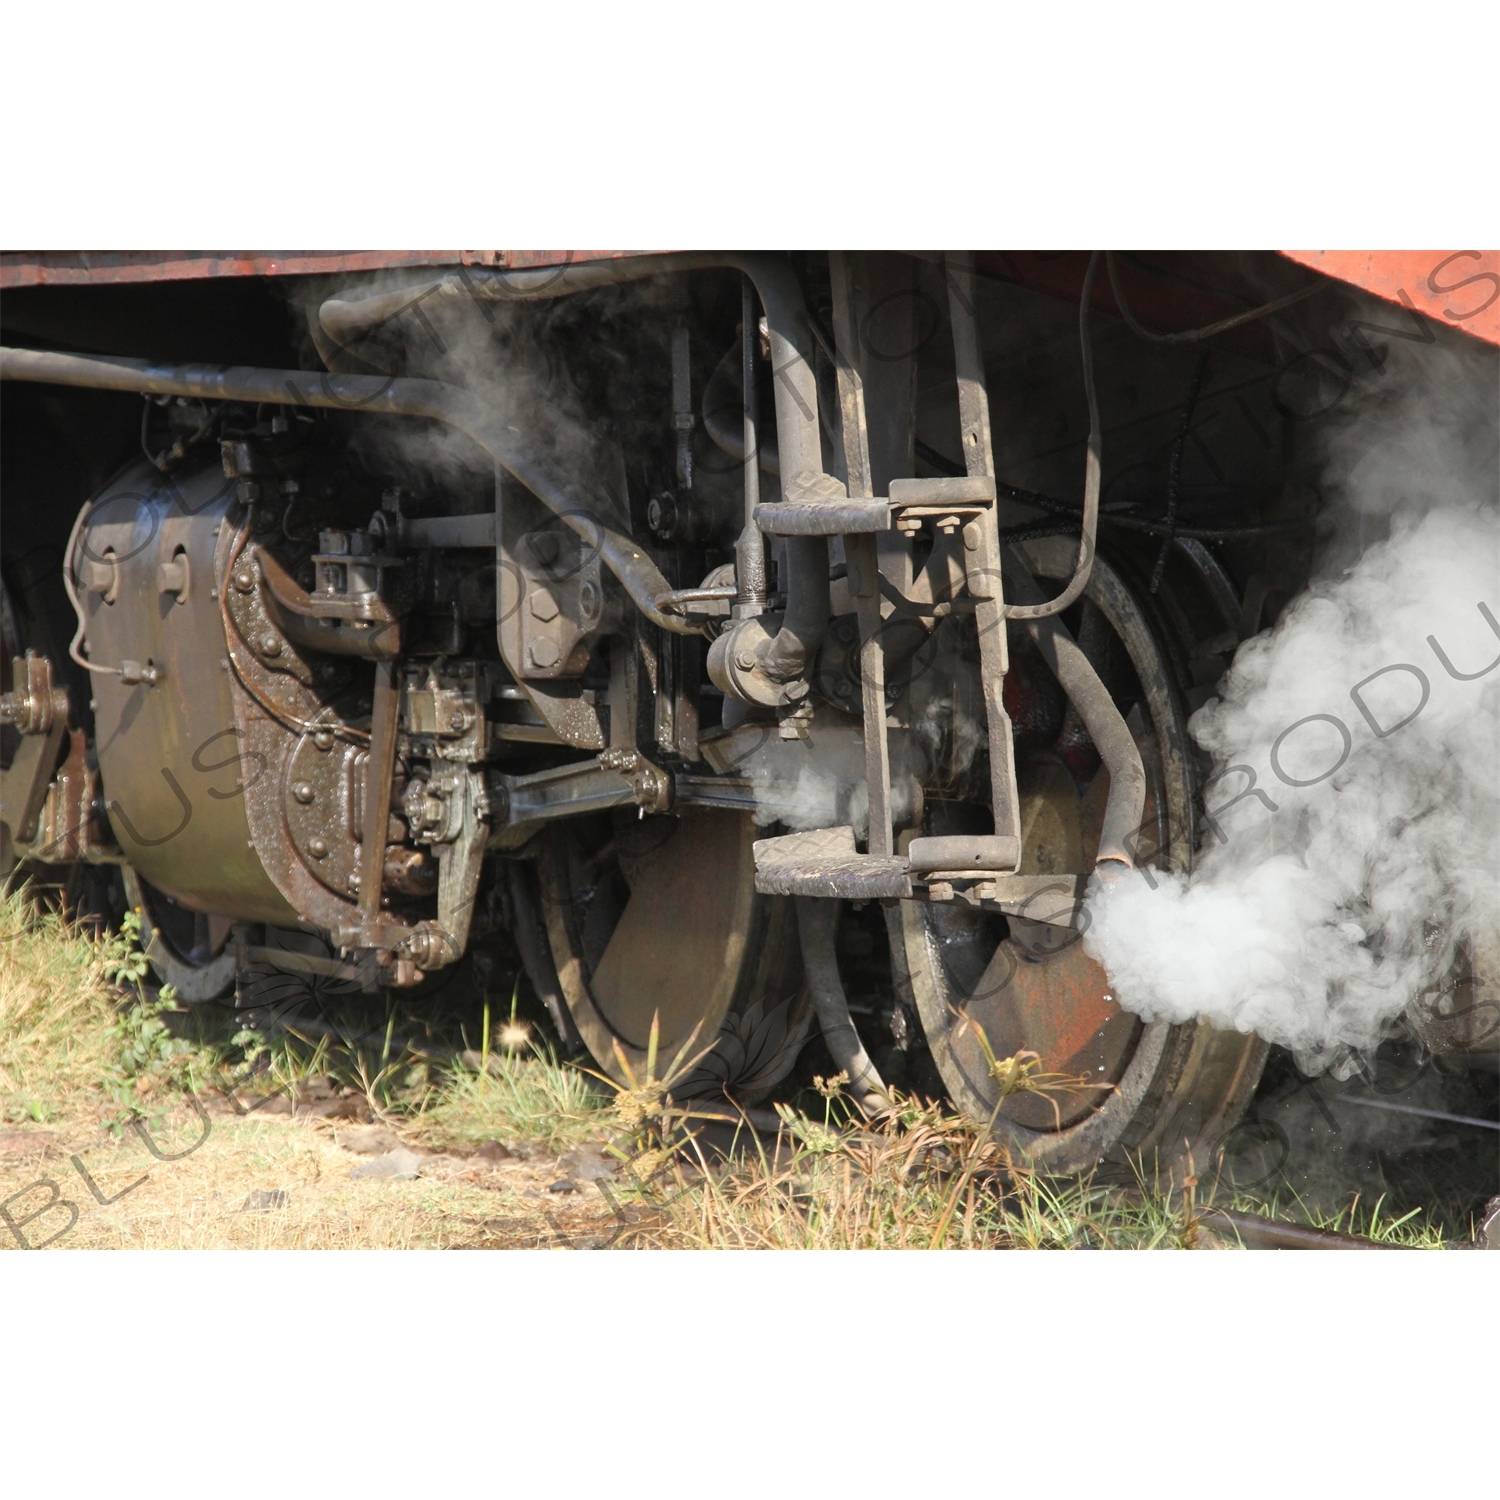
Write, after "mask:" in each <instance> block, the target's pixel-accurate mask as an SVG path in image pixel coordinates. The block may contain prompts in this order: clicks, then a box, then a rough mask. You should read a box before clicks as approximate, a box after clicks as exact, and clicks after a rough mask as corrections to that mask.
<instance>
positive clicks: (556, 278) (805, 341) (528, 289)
mask: <svg viewBox="0 0 1500 1500" xmlns="http://www.w3.org/2000/svg"><path fill="white" fill-rule="evenodd" d="M721 269H730V270H736V271H740V272H742V273H743V274H744V275H746V276H748V277H749V278H750V280H751V281H752V282H753V283H754V284H755V290H756V292H757V293H758V295H759V297H760V302H761V306H762V307H764V308H765V310H766V328H767V331H768V333H769V334H770V339H771V368H772V371H773V372H774V374H775V376H776V428H777V434H778V446H779V449H780V451H781V452H783V453H785V454H786V455H787V461H788V472H789V473H790V474H791V475H793V476H795V475H798V474H801V473H803V472H804V471H808V472H810V473H812V474H815V475H816V474H820V473H822V471H823V454H822V447H821V443H820V440H819V436H818V388H817V381H816V379H815V377H814V374H813V366H812V351H813V340H812V331H811V328H810V327H809V324H808V321H807V308H806V306H805V305H804V303H803V300H802V288H801V287H800V286H799V285H798V283H797V278H796V276H795V275H794V274H793V272H792V268H791V267H790V266H789V265H787V264H786V263H785V262H784V261H781V260H778V259H777V258H776V257H775V256H772V255H763V254H753V253H747V252H740V251H734V252H728V253H723V252H719V251H701V250H693V251H682V252H677V253H673V254H667V255H636V256H626V257H623V258H621V259H619V260H607V261H594V262H589V263H587V264H584V265H576V266H572V265H570V266H564V267H562V268H560V269H559V268H557V267H551V268H541V269H537V270H527V271H500V270H495V269H493V268H490V267H479V266H475V267H465V268H463V269H462V270H454V271H448V272H445V273H444V274H442V275H440V276H437V277H423V278H418V279H415V280H413V281H410V282H404V283H402V284H401V285H399V286H397V287H394V288H387V289H381V290H375V291H371V292H368V293H367V294H365V295H364V296H361V297H334V298H330V299H329V300H328V301H326V302H324V303H323V305H322V306H321V307H320V308H319V309H318V312H317V317H318V321H319V322H320V323H321V325H322V329H323V331H324V333H325V334H327V335H329V336H331V340H332V342H333V343H334V344H335V346H336V347H337V348H338V349H339V350H340V352H342V353H346V354H353V355H354V357H356V358H358V355H357V353H356V352H355V351H354V350H351V349H347V348H345V347H344V345H345V344H347V343H348V342H350V341H352V340H355V339H359V338H364V337H366V336H368V335H369V334H370V333H372V332H374V330H375V329H376V328H378V327H379V326H380V325H381V324H383V323H386V322H389V321H390V320H391V319H392V318H395V317H396V316H398V315H399V314H400V313H403V312H405V311H406V310H407V309H409V308H414V307H417V306H419V305H422V304H425V303H426V302H428V300H429V299H434V300H436V301H437V302H440V303H443V302H456V301H458V300H460V299H462V298H465V297H467V298H469V299H471V300H473V301H476V302H537V301H543V300H546V299H549V298H554V297H567V296H571V295H572V294H573V293H575V292H583V291H591V290H594V289H595V288H598V287H604V286H618V285H620V284H621V283H624V282H628V281H642V280H645V279H646V278H647V277H651V276H666V275H672V274H676V273H678V272H682V271H705V270H721ZM320 352H321V350H320Z"/></svg>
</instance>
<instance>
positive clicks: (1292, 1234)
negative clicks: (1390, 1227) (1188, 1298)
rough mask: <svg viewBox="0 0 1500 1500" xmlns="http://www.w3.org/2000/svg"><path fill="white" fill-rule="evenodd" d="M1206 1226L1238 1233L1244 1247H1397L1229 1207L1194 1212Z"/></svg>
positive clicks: (1310, 1248) (1275, 1248)
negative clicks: (1282, 1221)
mask: <svg viewBox="0 0 1500 1500" xmlns="http://www.w3.org/2000/svg"><path fill="white" fill-rule="evenodd" d="M1195 1218H1196V1219H1197V1221H1198V1223H1199V1224H1201V1225H1202V1226H1203V1227H1204V1228H1205V1229H1210V1230H1217V1231H1218V1232H1219V1233H1221V1234H1222V1233H1223V1232H1224V1231H1225V1230H1226V1229H1227V1230H1229V1231H1231V1232H1232V1233H1234V1234H1235V1235H1237V1236H1238V1237H1239V1241H1240V1244H1241V1245H1242V1246H1243V1247H1244V1248H1245V1249H1246V1250H1398V1249H1400V1248H1401V1246H1399V1245H1382V1244H1380V1243H1379V1241H1377V1240H1371V1239H1366V1238H1365V1237H1364V1236H1363V1235H1357V1234H1338V1233H1336V1232H1335V1231H1333V1230H1331V1229H1311V1228H1309V1227H1308V1226H1307V1225H1306V1224H1283V1223H1281V1222H1279V1221H1278V1220H1276V1219H1263V1218H1261V1217H1260V1215H1259V1214H1242V1213H1236V1212H1235V1211H1234V1210H1233V1209H1228V1208H1205V1209H1203V1210H1202V1211H1201V1212H1199V1213H1198V1214H1196V1215H1195Z"/></svg>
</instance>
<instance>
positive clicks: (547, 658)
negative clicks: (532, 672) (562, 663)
mask: <svg viewBox="0 0 1500 1500" xmlns="http://www.w3.org/2000/svg"><path fill="white" fill-rule="evenodd" d="M527 654H528V656H530V658H531V664H532V666H534V667H555V666H556V665H557V662H558V658H559V657H560V656H561V655H562V653H561V652H560V651H559V650H558V649H557V642H556V641H551V640H547V639H546V638H545V637H543V638H542V639H541V640H539V641H533V642H532V643H531V646H530V649H529V650H528V652H527Z"/></svg>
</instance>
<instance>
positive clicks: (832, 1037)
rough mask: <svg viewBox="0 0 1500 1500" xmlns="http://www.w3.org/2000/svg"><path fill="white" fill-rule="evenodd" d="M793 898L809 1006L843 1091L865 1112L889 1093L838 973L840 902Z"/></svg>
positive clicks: (880, 1104)
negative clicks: (845, 1079) (843, 1078)
mask: <svg viewBox="0 0 1500 1500" xmlns="http://www.w3.org/2000/svg"><path fill="white" fill-rule="evenodd" d="M796 899H797V927H798V930H799V931H800V933H801V935H802V968H803V971H804V972H805V973H806V975H807V989H808V994H809V995H810V996H811V997H812V1003H813V1010H814V1011H815V1012H816V1013H817V1017H818V1024H819V1025H820V1026H821V1027H822V1028H823V1040H824V1041H826V1042H827V1043H828V1050H829V1052H830V1053H831V1054H832V1056H833V1063H834V1066H835V1067H836V1068H838V1069H840V1070H841V1071H842V1072H845V1073H847V1074H848V1075H849V1092H850V1093H851V1094H852V1095H853V1096H854V1097H855V1099H857V1100H858V1101H859V1104H860V1107H861V1108H862V1109H864V1110H865V1112H866V1113H868V1114H873V1113H874V1112H875V1111H876V1110H880V1109H885V1108H886V1107H887V1106H888V1105H889V1104H890V1094H889V1091H888V1090H887V1089H886V1086H885V1083H884V1082H883V1080H882V1079H881V1077H880V1073H879V1072H878V1071H877V1069H876V1067H875V1064H874V1063H873V1062H871V1061H870V1055H869V1053H867V1052H866V1051H865V1049H864V1045H863V1043H861V1041H860V1039H859V1032H858V1031H856V1030H855V1027H854V1018H853V1017H852V1016H851V1015H850V1014H849V999H848V997H847V996H846V995H845V994H844V982H843V980H842V979H840V977H839V962H838V956H837V954H836V953H835V952H834V946H833V936H834V933H835V931H836V930H837V928H838V922H839V906H840V904H841V903H839V902H838V901H834V900H830V899H828V898H826V897H812V896H798V897H797V898H796Z"/></svg>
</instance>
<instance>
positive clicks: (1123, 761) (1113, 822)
mask: <svg viewBox="0 0 1500 1500" xmlns="http://www.w3.org/2000/svg"><path fill="white" fill-rule="evenodd" d="M1005 587H1006V591H1007V593H1008V594H1009V595H1010V596H1011V597H1012V598H1015V599H1018V600H1020V601H1021V602H1022V603H1023V604H1031V603H1033V602H1040V601H1041V599H1042V591H1041V589H1039V588H1038V587H1037V584H1036V580H1035V579H1033V578H1032V576H1031V574H1030V573H1028V572H1027V571H1026V570H1025V569H1024V568H1023V567H1021V566H1020V565H1019V563H1017V562H1015V560H1014V559H1013V558H1011V557H1007V558H1006V560H1005ZM1021 623H1022V624H1023V625H1024V626H1025V627H1026V632H1027V634H1028V635H1030V637H1031V639H1032V640H1033V641H1034V642H1035V643H1036V647H1037V650H1039V651H1040V652H1041V653H1042V659H1043V660H1044V661H1045V662H1046V663H1047V665H1048V667H1050V668H1051V670H1052V675H1053V676H1054V677H1056V678H1057V681H1058V685H1059V686H1060V687H1061V688H1062V690H1063V692H1064V693H1066V694H1067V695H1068V701H1069V702H1071V703H1072V705H1073V706H1074V708H1076V709H1077V710H1078V716H1079V718H1081V719H1082V720H1083V726H1084V728H1085V729H1087V730H1088V732H1089V738H1090V739H1091V740H1093V742H1094V748H1095V749H1096V750H1097V751H1098V752H1099V758H1100V759H1101V760H1102V761H1103V762H1104V765H1105V769H1106V770H1108V772H1109V796H1108V798H1107V799H1106V801H1105V804H1104V822H1103V826H1102V827H1101V828H1100V831H1099V852H1098V854H1096V855H1095V857H1094V863H1095V865H1096V866H1097V865H1103V864H1105V863H1110V862H1113V863H1119V864H1122V865H1124V866H1125V868H1126V869H1127V870H1129V869H1134V868H1135V860H1134V858H1133V857H1132V854H1131V849H1132V847H1133V845H1134V844H1135V841H1136V839H1137V838H1138V836H1139V834H1140V830H1141V814H1142V812H1143V811H1144V810H1145V806H1146V771H1145V767H1144V766H1142V764H1141V752H1140V750H1139V749H1138V748H1137V746H1136V743H1135V737H1134V736H1133V735H1132V734H1131V732H1130V728H1129V726H1128V725H1127V724H1126V723H1125V720H1124V719H1123V718H1121V717H1120V710H1119V709H1118V708H1116V707H1115V701H1114V699H1113V698H1111V697H1110V695H1109V689H1108V688H1106V687H1105V686H1104V684H1103V683H1102V682H1101V681H1100V680H1099V674H1098V673H1097V672H1096V671H1095V670H1094V668H1093V664H1092V663H1091V662H1090V661H1089V659H1088V657H1086V656H1085V655H1084V654H1083V651H1082V650H1081V648H1080V647H1079V645H1078V642H1077V641H1075V640H1074V639H1073V637H1072V635H1071V633H1070V632H1069V630H1068V628H1067V626H1066V625H1064V624H1063V623H1062V621H1061V620H1060V619H1058V617H1057V616H1056V615H1048V616H1045V617H1043V618H1041V619H1037V618H1035V617H1030V618H1027V617H1025V616H1023V617H1022V620H1021Z"/></svg>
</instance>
